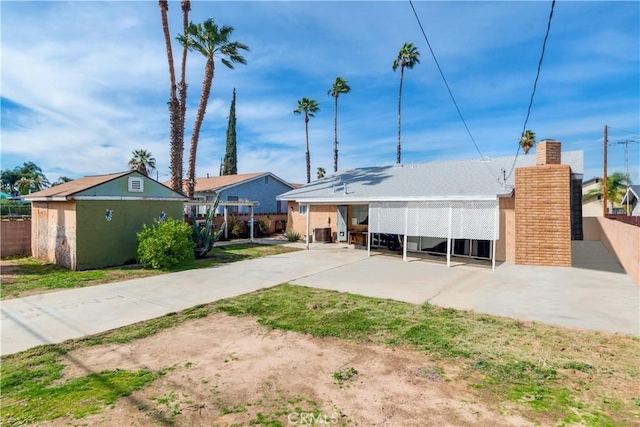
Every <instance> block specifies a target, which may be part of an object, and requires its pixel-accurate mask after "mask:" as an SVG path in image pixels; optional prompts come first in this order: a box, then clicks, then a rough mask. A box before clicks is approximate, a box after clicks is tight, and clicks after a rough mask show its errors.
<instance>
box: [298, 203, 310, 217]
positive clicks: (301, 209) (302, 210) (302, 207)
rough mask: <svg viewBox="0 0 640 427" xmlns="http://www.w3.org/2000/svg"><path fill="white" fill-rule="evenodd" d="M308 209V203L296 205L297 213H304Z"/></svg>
mask: <svg viewBox="0 0 640 427" xmlns="http://www.w3.org/2000/svg"><path fill="white" fill-rule="evenodd" d="M308 210H309V206H308V205H298V213H299V214H300V215H306V214H307V212H308Z"/></svg>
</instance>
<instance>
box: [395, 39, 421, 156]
mask: <svg viewBox="0 0 640 427" xmlns="http://www.w3.org/2000/svg"><path fill="white" fill-rule="evenodd" d="M419 57H420V52H418V48H417V47H415V46H414V45H413V43H405V44H404V45H402V48H400V52H398V57H397V58H396V59H395V60H394V61H393V71H395V70H397V69H398V67H400V89H399V90H398V152H397V155H396V163H398V164H400V153H401V148H400V113H401V106H402V80H403V79H404V69H405V67H406V68H408V69H412V68H413V66H414V65H416V64H419V63H420V59H419Z"/></svg>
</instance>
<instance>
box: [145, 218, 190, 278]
mask: <svg viewBox="0 0 640 427" xmlns="http://www.w3.org/2000/svg"><path fill="white" fill-rule="evenodd" d="M193 247H194V244H193V242H192V241H191V227H189V224H186V223H184V222H182V221H178V220H176V219H173V218H167V219H166V220H164V221H162V222H159V221H158V220H155V223H154V224H153V225H152V226H151V227H147V225H146V224H145V225H143V228H142V231H141V232H139V233H138V252H137V258H138V262H139V263H140V264H142V265H144V266H145V267H151V268H155V269H160V270H167V269H171V268H175V267H179V266H180V265H183V264H185V263H186V262H189V261H191V260H193V258H194V253H193Z"/></svg>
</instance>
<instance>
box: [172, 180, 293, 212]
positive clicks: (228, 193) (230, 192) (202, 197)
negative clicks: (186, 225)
mask: <svg viewBox="0 0 640 427" xmlns="http://www.w3.org/2000/svg"><path fill="white" fill-rule="evenodd" d="M165 185H168V186H170V185H171V182H165ZM293 188H294V186H293V185H292V184H289V183H288V182H286V181H285V180H283V179H281V178H279V177H277V176H276V175H274V174H273V173H271V172H257V173H245V174H238V175H222V176H209V175H208V174H207V176H206V177H202V178H196V185H195V192H194V199H195V201H203V202H209V203H210V202H213V201H214V200H215V199H216V197H217V196H218V194H219V195H220V201H221V202H259V204H258V205H255V206H254V208H253V212H254V213H256V214H260V213H284V212H286V203H278V201H277V200H276V197H277V196H278V195H279V194H282V193H284V192H286V191H289V190H291V189H293ZM218 210H219V212H218V213H222V208H219V209H218ZM205 211H206V206H201V207H198V214H199V215H202V214H204V213H205ZM228 212H229V213H249V206H248V205H247V206H229V207H228Z"/></svg>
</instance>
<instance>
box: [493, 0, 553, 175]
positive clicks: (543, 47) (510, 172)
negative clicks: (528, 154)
mask: <svg viewBox="0 0 640 427" xmlns="http://www.w3.org/2000/svg"><path fill="white" fill-rule="evenodd" d="M555 5H556V0H553V1H552V2H551V12H550V13H549V20H548V21H547V32H546V33H545V35H544V41H543V42H542V53H541V55H540V60H539V61H538V71H537V72H536V79H535V80H534V82H533V91H532V92H531V98H530V99H529V107H528V108H527V117H526V118H525V120H524V125H523V126H522V133H521V134H520V136H521V137H522V135H524V132H525V131H526V129H527V123H528V122H529V116H530V115H531V107H532V106H533V97H534V96H535V94H536V89H537V87H538V78H539V77H540V69H541V68H542V61H543V59H544V52H545V50H546V47H547V39H548V38H549V31H550V30H551V20H552V19H553V9H554V7H555ZM519 154H520V141H518V150H517V151H516V156H515V157H514V159H513V164H512V165H511V170H510V171H509V175H507V176H506V177H505V181H506V180H507V179H509V177H511V175H512V174H513V170H514V169H515V167H516V161H517V160H518V155H519Z"/></svg>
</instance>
